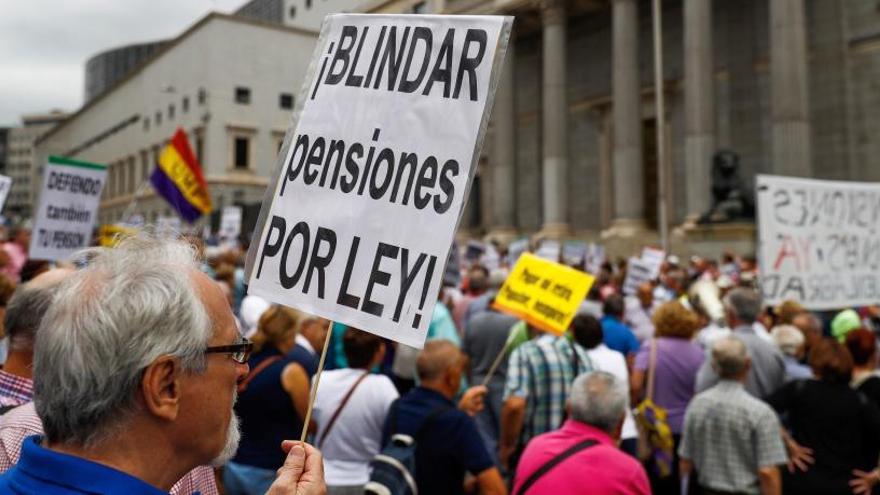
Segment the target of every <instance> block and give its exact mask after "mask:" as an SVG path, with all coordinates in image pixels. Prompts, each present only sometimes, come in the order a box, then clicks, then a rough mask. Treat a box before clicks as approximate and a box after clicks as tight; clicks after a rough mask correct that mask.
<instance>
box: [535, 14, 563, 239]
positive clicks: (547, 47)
mask: <svg viewBox="0 0 880 495" xmlns="http://www.w3.org/2000/svg"><path fill="white" fill-rule="evenodd" d="M541 18H542V21H543V24H544V81H543V92H544V101H543V103H544V107H543V110H544V115H543V116H544V120H543V125H544V128H543V142H544V153H543V157H544V162H543V164H544V169H543V170H544V183H543V186H544V188H543V193H544V194H543V196H544V197H543V200H544V225H543V228H542V230H543V231H544V233H546V234H548V235H550V236H558V235H564V234H565V233H566V232H567V231H568V207H567V205H568V194H567V189H568V182H567V179H566V172H567V168H568V124H567V114H568V104H567V101H566V91H565V90H566V85H565V66H566V56H565V55H566V47H565V45H566V29H565V23H566V13H565V1H564V0H543V1H542V2H541Z"/></svg>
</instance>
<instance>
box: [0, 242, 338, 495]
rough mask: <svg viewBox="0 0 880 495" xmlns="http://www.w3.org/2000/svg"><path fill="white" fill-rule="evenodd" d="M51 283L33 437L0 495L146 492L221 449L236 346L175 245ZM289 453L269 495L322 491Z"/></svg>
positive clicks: (205, 284)
mask: <svg viewBox="0 0 880 495" xmlns="http://www.w3.org/2000/svg"><path fill="white" fill-rule="evenodd" d="M84 259H88V260H89V261H88V263H89V264H88V266H87V267H86V268H84V269H82V270H80V271H78V272H77V273H76V274H74V275H72V276H70V277H69V278H68V279H66V280H65V281H64V282H62V284H61V285H60V286H59V288H58V290H57V293H56V295H55V298H54V300H53V302H52V304H51V306H50V307H49V310H48V311H47V312H46V315H45V317H44V318H43V321H42V323H41V325H40V329H39V331H38V332H37V338H36V342H35V345H34V403H35V405H36V411H37V414H38V415H39V417H40V420H41V421H42V424H43V429H44V431H45V436H32V437H29V438H27V439H26V440H25V441H24V445H23V446H22V451H21V457H20V459H19V462H18V464H17V465H16V466H15V467H14V468H12V469H11V470H10V471H8V472H7V473H6V474H4V475H3V476H2V477H0V494H3V495H5V494H12V493H14V494H19V495H20V494H41V495H43V494H48V495H52V494H65V495H67V494H85V493H89V494H111V493H131V494H145V495H150V494H160V493H168V490H169V489H170V488H171V486H172V485H173V484H174V483H175V482H176V481H177V480H178V479H180V478H181V476H183V475H184V474H185V473H187V472H188V471H190V470H192V469H193V468H194V467H196V466H200V465H203V464H207V463H211V462H212V461H213V463H214V465H219V464H220V463H222V462H223V461H225V460H226V459H228V458H229V457H231V456H232V454H234V452H235V450H236V448H237V443H238V437H239V434H238V427H237V420H236V418H235V416H234V414H233V412H232V404H233V402H234V401H235V389H236V384H237V382H238V380H240V379H241V378H242V377H244V376H245V375H246V374H247V371H248V367H247V364H245V363H246V362H247V356H248V353H249V352H250V343H249V342H247V341H244V340H242V338H241V337H240V336H239V334H238V331H237V328H236V325H235V319H234V316H233V314H232V310H231V308H230V307H229V302H228V301H227V300H226V298H225V297H224V296H223V293H222V292H221V291H220V289H219V287H217V285H216V284H215V283H214V282H213V281H212V280H211V279H210V278H208V277H207V276H206V275H204V274H203V273H201V272H200V271H199V269H198V263H197V261H196V258H195V251H194V249H193V248H192V247H191V246H190V245H188V244H185V243H183V242H178V241H173V240H158V239H155V238H151V237H149V236H146V235H143V236H139V237H134V238H130V239H127V240H124V241H123V242H121V243H120V244H119V245H117V247H116V248H115V249H96V250H94V251H92V252H90V253H87V256H86V257H84ZM278 448H280V449H282V448H283V449H285V450H287V451H288V452H289V454H288V456H287V459H286V462H285V464H284V466H283V467H282V468H281V469H279V471H278V477H277V479H276V482H275V484H274V485H273V487H272V489H271V490H270V492H269V493H297V494H309V495H313V494H314V495H323V493H324V492H325V487H324V483H323V470H322V465H321V457H320V454H319V453H318V452H317V451H316V450H315V449H314V448H312V447H311V446H308V445H300V444H299V443H296V444H295V443H294V442H285V443H284V445H283V446H282V445H279V446H278Z"/></svg>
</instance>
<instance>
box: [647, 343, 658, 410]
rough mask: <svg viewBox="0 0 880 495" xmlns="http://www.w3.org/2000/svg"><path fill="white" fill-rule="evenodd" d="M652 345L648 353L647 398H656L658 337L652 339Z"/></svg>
mask: <svg viewBox="0 0 880 495" xmlns="http://www.w3.org/2000/svg"><path fill="white" fill-rule="evenodd" d="M649 345H650V346H651V348H650V350H649V354H648V393H647V394H646V395H645V398H646V399H649V400H654V376H655V375H656V368H657V339H651V342H650V344H649Z"/></svg>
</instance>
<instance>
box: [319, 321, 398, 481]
mask: <svg viewBox="0 0 880 495" xmlns="http://www.w3.org/2000/svg"><path fill="white" fill-rule="evenodd" d="M342 342H343V348H344V349H345V357H346V359H348V365H349V367H348V368H343V369H338V370H332V371H325V372H324V373H323V378H322V379H321V386H320V387H319V388H318V395H317V396H316V397H315V407H314V415H315V422H316V423H317V424H318V431H317V433H316V435H315V443H316V446H318V448H319V449H320V450H321V452H322V453H323V454H324V472H325V476H326V478H325V479H326V481H327V493H328V495H349V494H362V493H363V492H364V485H365V484H366V483H367V481H369V477H370V472H369V464H370V460H372V458H373V457H374V456H375V455H376V454H378V453H379V451H380V450H381V448H382V443H381V442H382V426H383V424H384V422H385V417H386V416H387V415H388V410H389V408H390V407H391V403H392V402H394V400H395V399H397V397H398V395H397V389H396V388H395V387H394V384H393V383H392V382H391V380H390V379H389V378H388V377H387V376H385V375H376V374H371V373H370V369H371V368H373V367H374V366H376V365H378V364H380V363H381V362H382V359H383V358H384V357H385V343H384V342H383V341H382V339H381V338H380V337H378V336H376V335H373V334H370V333H367V332H364V331H362V330H358V329H356V328H351V327H349V328H348V330H347V331H346V333H345V337H344V338H343V341H342Z"/></svg>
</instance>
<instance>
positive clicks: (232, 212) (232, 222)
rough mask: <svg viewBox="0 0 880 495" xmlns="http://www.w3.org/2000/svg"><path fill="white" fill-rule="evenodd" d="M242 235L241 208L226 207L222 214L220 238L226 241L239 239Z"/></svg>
mask: <svg viewBox="0 0 880 495" xmlns="http://www.w3.org/2000/svg"><path fill="white" fill-rule="evenodd" d="M239 234H241V206H224V207H223V211H222V212H221V214H220V238H221V239H223V240H224V241H230V240H235V239H238V235H239Z"/></svg>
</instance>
